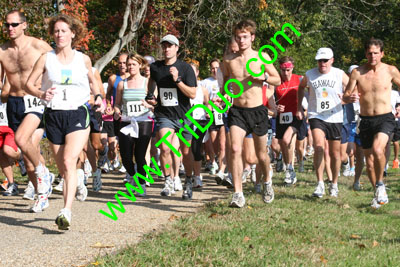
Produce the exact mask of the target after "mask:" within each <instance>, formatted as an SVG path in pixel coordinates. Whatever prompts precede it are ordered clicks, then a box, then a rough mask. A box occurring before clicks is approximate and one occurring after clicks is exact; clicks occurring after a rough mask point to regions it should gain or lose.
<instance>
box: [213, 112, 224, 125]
mask: <svg viewBox="0 0 400 267" xmlns="http://www.w3.org/2000/svg"><path fill="white" fill-rule="evenodd" d="M222 116H223V114H222V113H219V112H218V111H216V110H214V122H215V125H217V126H219V125H223V124H224V120H223V119H222V118H223V117H222Z"/></svg>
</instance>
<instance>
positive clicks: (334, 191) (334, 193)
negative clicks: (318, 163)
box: [329, 184, 339, 197]
mask: <svg viewBox="0 0 400 267" xmlns="http://www.w3.org/2000/svg"><path fill="white" fill-rule="evenodd" d="M329 195H330V196H331V197H338V195H339V188H338V185H337V184H330V185H329Z"/></svg>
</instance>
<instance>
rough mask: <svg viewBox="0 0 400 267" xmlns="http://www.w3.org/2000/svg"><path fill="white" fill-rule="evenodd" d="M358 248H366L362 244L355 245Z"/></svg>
mask: <svg viewBox="0 0 400 267" xmlns="http://www.w3.org/2000/svg"><path fill="white" fill-rule="evenodd" d="M357 245H358V247H359V248H366V246H365V245H364V244H361V243H360V244H357Z"/></svg>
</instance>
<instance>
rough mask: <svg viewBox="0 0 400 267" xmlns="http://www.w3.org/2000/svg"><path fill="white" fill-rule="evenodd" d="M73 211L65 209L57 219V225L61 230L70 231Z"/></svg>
mask: <svg viewBox="0 0 400 267" xmlns="http://www.w3.org/2000/svg"><path fill="white" fill-rule="evenodd" d="M71 217H72V214H71V211H70V210H69V209H66V208H63V209H62V210H60V213H59V214H58V216H57V218H56V224H57V225H58V229H59V230H68V229H69V226H70V225H71Z"/></svg>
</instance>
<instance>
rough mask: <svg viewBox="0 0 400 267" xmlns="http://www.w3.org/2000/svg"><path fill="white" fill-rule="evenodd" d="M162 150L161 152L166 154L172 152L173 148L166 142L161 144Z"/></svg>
mask: <svg viewBox="0 0 400 267" xmlns="http://www.w3.org/2000/svg"><path fill="white" fill-rule="evenodd" d="M160 150H161V153H162V154H165V155H167V154H169V153H171V149H170V148H169V147H168V146H167V145H166V144H164V143H163V144H161V145H160Z"/></svg>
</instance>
